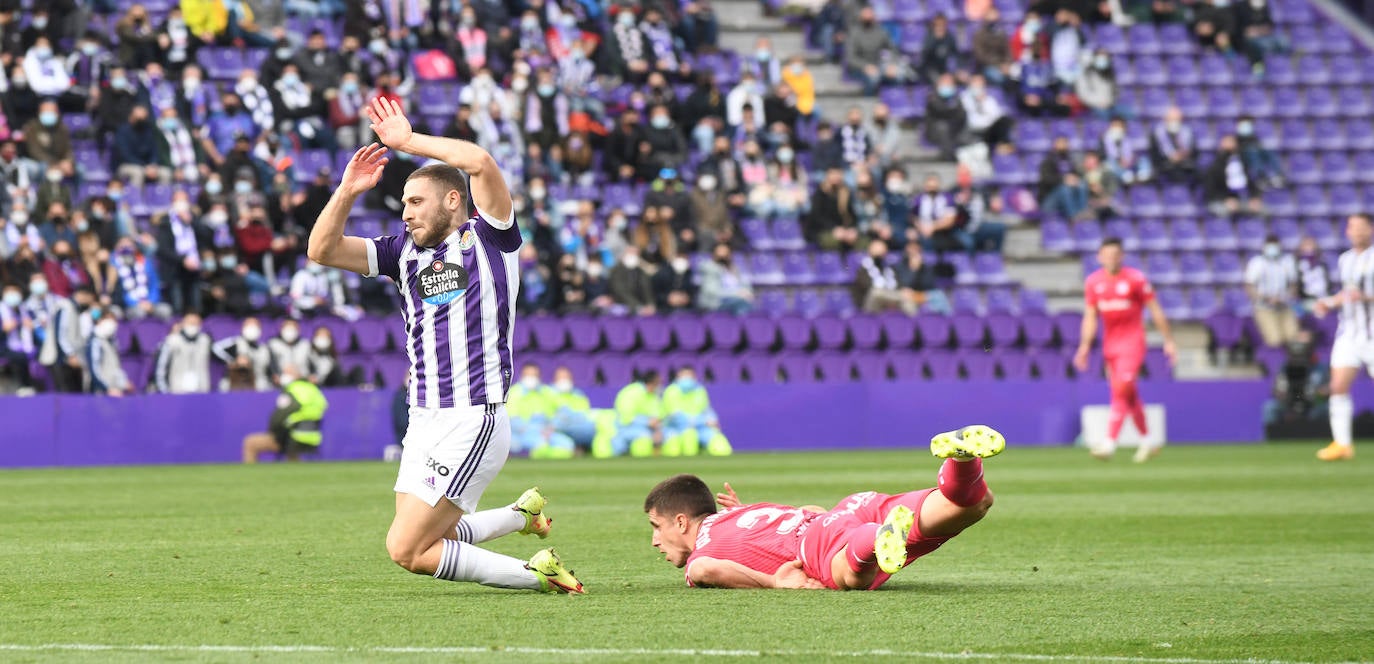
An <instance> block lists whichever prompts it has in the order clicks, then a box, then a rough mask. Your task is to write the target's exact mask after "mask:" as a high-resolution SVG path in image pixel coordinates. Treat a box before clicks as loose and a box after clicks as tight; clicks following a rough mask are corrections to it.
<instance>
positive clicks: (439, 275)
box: [416, 258, 468, 306]
mask: <svg viewBox="0 0 1374 664" xmlns="http://www.w3.org/2000/svg"><path fill="white" fill-rule="evenodd" d="M416 282H417V284H416V285H417V287H418V288H419V289H420V299H421V300H423V301H424V302H425V304H432V305H435V306H438V305H441V304H448V303H449V302H452V301H454V300H456V299H458V298H460V297H462V296H463V293H465V292H467V290H468V271H467V270H466V269H464V268H463V266H462V265H458V264H455V263H445V262H444V261H443V260H440V259H437V258H436V259H434V261H433V262H431V263H430V264H429V266H428V267H426V268H425V269H423V270H420V274H419V275H417V276H416Z"/></svg>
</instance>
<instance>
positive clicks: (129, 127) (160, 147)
mask: <svg viewBox="0 0 1374 664" xmlns="http://www.w3.org/2000/svg"><path fill="white" fill-rule="evenodd" d="M166 155H167V141H166V139H164V138H163V137H162V132H159V131H158V130H157V127H156V126H155V125H154V124H153V121H152V118H151V117H149V111H148V107H147V106H142V105H138V106H134V108H133V110H131V111H129V122H128V124H126V125H124V126H122V127H120V128H119V129H117V130H115V136H114V150H113V151H112V152H111V166H112V167H113V170H114V171H115V177H117V178H120V179H122V180H124V181H126V182H128V183H129V184H131V185H133V186H135V187H142V186H143V183H144V181H145V180H157V181H158V182H160V183H162V184H168V183H170V182H171V181H172V169H171V165H170V164H169V163H167V160H166Z"/></svg>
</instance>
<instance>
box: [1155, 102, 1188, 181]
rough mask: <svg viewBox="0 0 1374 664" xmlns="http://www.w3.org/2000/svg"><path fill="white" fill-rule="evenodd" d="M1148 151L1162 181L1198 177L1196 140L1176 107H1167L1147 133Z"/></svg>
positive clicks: (1181, 112) (1185, 179)
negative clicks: (1162, 115) (1158, 121)
mask: <svg viewBox="0 0 1374 664" xmlns="http://www.w3.org/2000/svg"><path fill="white" fill-rule="evenodd" d="M1150 153H1151V156H1152V157H1153V159H1154V162H1155V164H1156V165H1157V167H1158V168H1159V176H1160V178H1162V179H1164V180H1168V181H1170V182H1191V181H1192V180H1193V178H1194V177H1196V176H1197V141H1196V138H1195V137H1194V136H1193V129H1192V127H1189V126H1188V125H1186V124H1184V123H1183V111H1181V110H1179V108H1178V107H1177V106H1170V107H1169V110H1167V111H1165V112H1164V119H1163V120H1162V121H1160V123H1159V124H1157V125H1155V127H1154V129H1153V130H1152V131H1151V132H1150Z"/></svg>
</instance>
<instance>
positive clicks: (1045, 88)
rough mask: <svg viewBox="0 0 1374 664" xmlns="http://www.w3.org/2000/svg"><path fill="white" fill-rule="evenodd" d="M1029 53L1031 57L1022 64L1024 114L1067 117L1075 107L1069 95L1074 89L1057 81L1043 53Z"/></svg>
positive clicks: (1021, 90)
mask: <svg viewBox="0 0 1374 664" xmlns="http://www.w3.org/2000/svg"><path fill="white" fill-rule="evenodd" d="M1013 50H1014V49H1013ZM1028 52H1029V53H1032V55H1029V56H1028V57H1027V59H1025V60H1024V61H1023V62H1022V63H1021V89H1020V91H1019V97H1018V98H1019V100H1020V105H1021V110H1022V111H1023V112H1025V113H1026V114H1028V115H1030V116H1032V117H1046V116H1063V115H1068V114H1069V110H1070V108H1071V106H1072V105H1073V104H1074V103H1075V101H1074V97H1073V95H1072V94H1070V93H1071V91H1072V90H1073V88H1066V87H1064V86H1063V85H1062V84H1061V82H1060V81H1059V80H1058V79H1057V78H1056V77H1055V72H1054V67H1053V66H1051V65H1050V61H1049V58H1048V56H1046V55H1044V53H1043V52H1042V51H1038V50H1037V51H1028Z"/></svg>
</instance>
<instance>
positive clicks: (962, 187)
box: [952, 168, 1007, 254]
mask: <svg viewBox="0 0 1374 664" xmlns="http://www.w3.org/2000/svg"><path fill="white" fill-rule="evenodd" d="M958 178H959V179H958V187H957V188H956V189H955V190H954V193H953V197H952V198H953V203H954V206H955V207H956V208H957V209H958V211H959V217H960V220H959V221H958V222H956V223H957V226H958V229H959V233H960V234H962V235H963V237H964V238H967V239H966V240H964V241H965V242H966V245H965V246H967V247H968V250H969V251H970V252H975V251H990V252H993V253H998V254H1000V253H1002V241H1003V240H1004V239H1005V238H1006V235H1007V225H1006V224H1005V223H1003V222H1002V221H1001V218H1002V197H1001V196H998V195H996V194H995V193H994V194H991V195H989V194H988V193H987V192H984V191H981V190H979V189H976V188H974V186H973V176H972V174H970V173H969V171H968V169H966V168H961V169H960V170H959V175H958Z"/></svg>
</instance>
